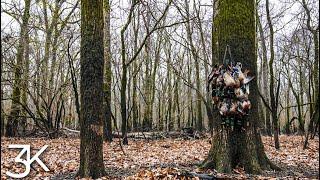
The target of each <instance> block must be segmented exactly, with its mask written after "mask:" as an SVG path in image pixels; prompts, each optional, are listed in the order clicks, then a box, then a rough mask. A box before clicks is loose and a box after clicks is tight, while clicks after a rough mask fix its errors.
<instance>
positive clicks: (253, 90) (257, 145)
mask: <svg viewBox="0 0 320 180" xmlns="http://www.w3.org/2000/svg"><path fill="white" fill-rule="evenodd" d="M255 3H256V2H255V1H254V0H219V1H218V14H217V16H216V18H215V20H214V26H215V31H214V32H213V40H214V41H215V42H213V44H214V48H215V49H216V52H217V56H218V59H219V61H220V62H219V63H222V61H223V55H224V51H225V48H226V45H229V46H230V49H231V53H232V58H233V60H234V61H235V62H241V63H242V64H243V67H244V68H247V69H250V71H251V73H252V74H253V75H254V76H256V75H257V67H256V66H257V63H256V43H255V40H256V24H255V23H256V22H255V12H256V11H255V8H256V7H255ZM257 90H258V86H257V81H256V79H255V80H254V81H253V82H251V83H250V95H249V99H250V101H251V103H252V109H251V114H250V115H249V117H248V121H249V126H248V127H246V128H245V130H244V129H242V128H239V127H238V128H237V127H236V128H234V129H233V130H231V128H228V127H223V126H222V125H221V118H219V117H220V115H219V112H217V110H214V112H213V113H214V117H218V118H216V119H215V122H214V124H213V125H214V132H213V138H212V146H211V149H210V151H209V154H208V157H207V158H206V159H205V160H204V162H203V163H202V165H201V167H202V168H214V169H216V170H217V171H219V172H231V171H232V169H234V168H237V167H243V168H244V169H245V171H246V172H247V173H255V174H256V173H260V172H261V171H262V170H266V169H268V170H269V169H279V168H278V167H277V166H275V165H274V164H272V163H271V162H270V161H269V159H268V158H267V156H266V154H265V151H264V148H263V144H262V140H261V135H260V130H259V124H261V122H260V121H261V119H258V118H257V117H258V116H257V115H258V113H260V112H258V92H257Z"/></svg>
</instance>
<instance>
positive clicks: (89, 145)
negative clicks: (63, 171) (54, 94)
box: [78, 0, 105, 179]
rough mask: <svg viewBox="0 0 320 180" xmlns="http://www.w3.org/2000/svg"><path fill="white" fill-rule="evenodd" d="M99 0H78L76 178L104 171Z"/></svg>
mask: <svg viewBox="0 0 320 180" xmlns="http://www.w3.org/2000/svg"><path fill="white" fill-rule="evenodd" d="M103 26H104V25H103V0H83V1H81V50H80V65H81V68H80V74H81V75H80V76H81V80H80V94H81V100H80V102H81V112H80V113H81V118H80V168H79V172H78V175H79V176H80V178H84V177H91V178H94V179H96V178H99V177H101V176H104V175H105V169H104V164H103V121H104V108H103V107H104V106H103V69H104V48H103Z"/></svg>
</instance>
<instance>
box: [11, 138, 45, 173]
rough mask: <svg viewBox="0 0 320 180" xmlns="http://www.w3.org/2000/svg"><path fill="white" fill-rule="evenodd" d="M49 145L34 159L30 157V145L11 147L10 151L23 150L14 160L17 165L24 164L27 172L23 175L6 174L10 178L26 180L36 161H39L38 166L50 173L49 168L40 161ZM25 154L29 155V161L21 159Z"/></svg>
mask: <svg viewBox="0 0 320 180" xmlns="http://www.w3.org/2000/svg"><path fill="white" fill-rule="evenodd" d="M47 147H48V145H45V146H43V147H42V148H41V149H40V150H39V151H38V152H37V153H36V154H35V155H34V156H33V157H32V158H31V157H30V145H21V144H12V145H9V149H22V150H21V152H20V153H19V154H18V156H17V157H16V158H15V159H14V161H15V162H17V163H22V164H23V165H24V166H25V167H26V170H25V171H24V173H21V174H15V173H11V172H9V171H8V172H6V174H7V175H8V176H10V177H13V178H24V177H26V176H27V175H28V174H29V173H30V169H31V164H32V163H33V162H34V161H37V162H38V164H39V165H40V166H41V167H42V168H43V169H44V170H45V171H49V169H48V167H47V166H46V165H45V164H44V163H43V162H42V161H41V160H40V159H39V156H40V155H41V153H43V151H44V150H46V149H47ZM24 153H27V160H24V159H21V157H22V155H23V154H24Z"/></svg>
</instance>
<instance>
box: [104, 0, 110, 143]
mask: <svg viewBox="0 0 320 180" xmlns="http://www.w3.org/2000/svg"><path fill="white" fill-rule="evenodd" d="M103 12H104V23H105V24H104V61H105V71H104V75H105V78H104V81H105V82H104V106H105V107H104V112H105V113H104V114H105V120H104V125H103V126H104V127H103V130H104V132H103V134H104V139H105V140H106V141H108V142H111V141H112V123H111V122H112V119H111V83H112V71H111V44H110V3H109V0H104V1H103Z"/></svg>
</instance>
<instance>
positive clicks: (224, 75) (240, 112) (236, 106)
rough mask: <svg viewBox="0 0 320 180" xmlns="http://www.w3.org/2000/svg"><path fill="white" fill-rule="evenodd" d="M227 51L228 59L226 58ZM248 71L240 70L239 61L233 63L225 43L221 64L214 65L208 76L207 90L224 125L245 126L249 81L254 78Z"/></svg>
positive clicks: (247, 113) (249, 105)
mask: <svg viewBox="0 0 320 180" xmlns="http://www.w3.org/2000/svg"><path fill="white" fill-rule="evenodd" d="M227 51H228V52H229V57H230V59H226V55H227ZM248 73H249V70H245V71H244V72H243V71H242V64H241V63H240V62H237V63H236V64H235V65H234V62H233V60H232V56H231V51H230V48H229V46H228V45H227V47H226V50H225V54H224V58H223V64H222V65H220V66H218V65H215V66H214V67H213V70H212V72H211V73H210V75H209V77H208V87H207V90H208V91H211V96H212V102H213V104H214V106H215V108H217V109H218V110H219V112H220V115H221V117H222V124H223V125H225V126H231V127H232V128H233V127H234V126H241V127H243V126H245V123H246V122H245V121H246V116H248V115H249V111H250V109H251V103H250V101H249V93H250V91H249V82H250V81H251V80H252V79H253V78H254V77H250V76H248ZM210 86H211V89H210Z"/></svg>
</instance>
